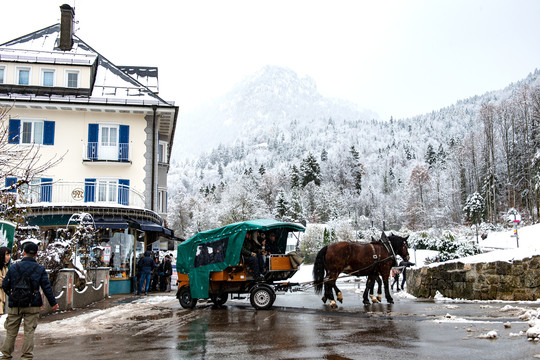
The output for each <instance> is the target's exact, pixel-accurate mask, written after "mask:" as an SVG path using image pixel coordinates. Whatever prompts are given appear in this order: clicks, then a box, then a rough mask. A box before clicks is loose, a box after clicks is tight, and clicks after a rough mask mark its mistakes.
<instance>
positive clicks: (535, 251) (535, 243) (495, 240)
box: [431, 224, 540, 266]
mask: <svg viewBox="0 0 540 360" xmlns="http://www.w3.org/2000/svg"><path fill="white" fill-rule="evenodd" d="M513 234H514V230H508V231H499V232H495V231H492V232H489V233H488V234H487V235H488V237H487V238H486V239H485V240H481V239H480V240H479V245H480V247H481V248H483V249H484V250H485V251H488V252H486V253H484V254H479V255H474V256H469V257H466V258H461V259H457V260H452V261H453V262H457V261H459V262H462V263H469V264H472V263H479V262H493V261H513V260H522V259H525V258H527V257H531V256H533V255H539V254H540V224H536V225H531V226H525V227H522V228H521V227H519V228H518V236H519V248H518V247H517V245H518V242H517V241H516V238H515V237H512V235H513ZM493 249H495V250H493ZM491 250H493V251H491ZM436 265H437V264H432V265H431V266H436Z"/></svg>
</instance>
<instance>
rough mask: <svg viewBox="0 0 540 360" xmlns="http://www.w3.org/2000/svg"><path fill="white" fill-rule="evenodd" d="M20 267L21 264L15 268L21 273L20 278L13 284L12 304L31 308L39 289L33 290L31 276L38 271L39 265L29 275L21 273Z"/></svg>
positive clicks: (10, 296)
mask: <svg viewBox="0 0 540 360" xmlns="http://www.w3.org/2000/svg"><path fill="white" fill-rule="evenodd" d="M18 265H19V264H17V265H15V267H16V268H17V272H18V273H19V278H18V279H17V281H16V282H15V283H14V284H13V287H12V288H11V294H10V295H9V298H10V300H11V302H12V304H13V305H14V306H16V307H29V306H30V304H31V303H32V299H33V298H34V296H36V294H37V289H36V290H34V289H33V286H32V280H31V279H30V275H32V274H33V273H34V272H35V271H36V269H37V268H38V267H39V265H38V266H36V267H34V268H33V269H32V271H30V273H29V274H24V273H21V272H20V270H19V266H18Z"/></svg>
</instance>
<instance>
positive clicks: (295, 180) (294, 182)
mask: <svg viewBox="0 0 540 360" xmlns="http://www.w3.org/2000/svg"><path fill="white" fill-rule="evenodd" d="M299 186H300V175H299V174H298V168H297V167H296V165H293V166H292V168H291V188H293V189H297V188H298V187H299Z"/></svg>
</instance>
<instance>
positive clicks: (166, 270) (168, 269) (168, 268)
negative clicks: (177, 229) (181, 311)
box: [162, 255, 172, 292]
mask: <svg viewBox="0 0 540 360" xmlns="http://www.w3.org/2000/svg"><path fill="white" fill-rule="evenodd" d="M171 275H172V264H171V257H170V256H169V255H167V256H165V262H164V263H163V278H164V279H165V281H164V289H163V290H162V291H167V292H169V291H171Z"/></svg>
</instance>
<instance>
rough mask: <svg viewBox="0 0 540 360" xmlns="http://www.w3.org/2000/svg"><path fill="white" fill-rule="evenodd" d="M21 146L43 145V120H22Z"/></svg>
mask: <svg viewBox="0 0 540 360" xmlns="http://www.w3.org/2000/svg"><path fill="white" fill-rule="evenodd" d="M21 144H43V120H21Z"/></svg>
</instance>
